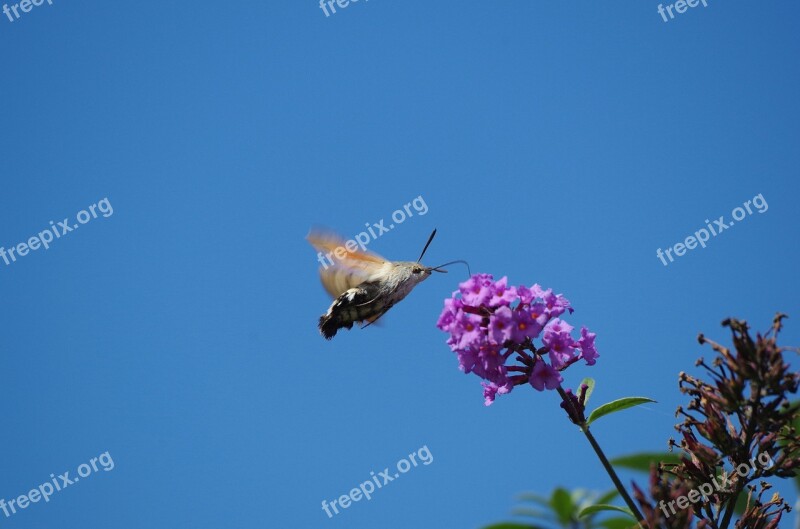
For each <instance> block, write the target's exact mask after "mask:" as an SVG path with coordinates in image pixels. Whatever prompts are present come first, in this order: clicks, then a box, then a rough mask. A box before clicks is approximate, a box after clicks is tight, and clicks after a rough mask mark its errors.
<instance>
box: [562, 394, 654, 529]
mask: <svg viewBox="0 0 800 529" xmlns="http://www.w3.org/2000/svg"><path fill="white" fill-rule="evenodd" d="M556 389H557V390H558V394H559V395H561V398H562V399H563V401H564V402H566V403H567V406H569V407H570V408H572V409H573V411H575V412H577V410H575V409H574V407H573V402H572V400H570V398H569V397H567V394H566V393H565V392H564V388H562V387H561V386H558V387H557V388H556ZM575 416H576V417H580V416H581V414H579V413H575ZM579 426H580V428H581V431H582V432H583V435H585V436H586V439H588V440H589V444H590V445H592V448H593V449H594V453H595V454H597V457H598V458H599V459H600V462H601V463H602V464H603V468H605V469H606V473H608V476H609V477H610V478H611V481H612V482H614V486H615V487H616V488H617V491H619V494H620V496H622V499H623V500H625V503H626V504H627V505H628V508H629V509H630V510H631V512H633V514H634V516H636V519H637V520H638V521H639V526H640V527H647V523H646V522H645V521H644V516H642V513H641V512H640V511H639V508H638V507H636V504H635V503H634V502H633V499H632V498H631V497H630V495H629V494H628V491H627V490H625V487H624V486H623V485H622V482H621V481H620V480H619V476H617V473H616V471H615V470H614V467H612V466H611V463H609V462H608V458H607V457H606V455H605V454H604V453H603V449H602V448H600V445H599V444H597V440H596V439H595V438H594V435H592V432H590V431H589V425H588V424H586V423H585V422H584V423H583V424H580V425H579Z"/></svg>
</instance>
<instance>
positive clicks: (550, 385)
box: [530, 358, 564, 391]
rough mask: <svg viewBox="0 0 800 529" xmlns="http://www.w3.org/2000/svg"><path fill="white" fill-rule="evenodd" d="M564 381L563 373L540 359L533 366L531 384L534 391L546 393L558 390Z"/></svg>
mask: <svg viewBox="0 0 800 529" xmlns="http://www.w3.org/2000/svg"><path fill="white" fill-rule="evenodd" d="M563 380H564V379H563V378H562V377H561V373H559V372H558V371H556V370H555V369H553V367H552V366H549V365H547V363H546V362H545V361H544V360H542V359H541V358H540V359H539V360H537V361H536V365H534V366H533V372H532V373H531V378H530V383H531V386H533V387H534V389H536V390H538V391H544V390H545V389H556V388H557V387H558V385H559V384H561V382H562V381H563Z"/></svg>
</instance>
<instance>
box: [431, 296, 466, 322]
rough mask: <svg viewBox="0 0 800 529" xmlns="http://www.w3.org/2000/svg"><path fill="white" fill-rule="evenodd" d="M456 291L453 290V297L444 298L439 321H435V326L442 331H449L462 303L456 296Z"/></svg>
mask: <svg viewBox="0 0 800 529" xmlns="http://www.w3.org/2000/svg"><path fill="white" fill-rule="evenodd" d="M456 293H457V291H456V292H453V297H450V298H447V299H446V300H444V310H443V311H442V314H441V315H440V316H439V321H437V322H436V326H437V327H439V328H440V329H441V330H443V331H444V332H450V329H451V328H452V325H453V323H454V322H455V321H456V315H457V314H458V311H459V309H461V307H462V306H463V305H464V304H463V303H462V302H461V300H460V299H458V298H457V297H456Z"/></svg>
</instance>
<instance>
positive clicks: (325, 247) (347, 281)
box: [307, 230, 466, 340]
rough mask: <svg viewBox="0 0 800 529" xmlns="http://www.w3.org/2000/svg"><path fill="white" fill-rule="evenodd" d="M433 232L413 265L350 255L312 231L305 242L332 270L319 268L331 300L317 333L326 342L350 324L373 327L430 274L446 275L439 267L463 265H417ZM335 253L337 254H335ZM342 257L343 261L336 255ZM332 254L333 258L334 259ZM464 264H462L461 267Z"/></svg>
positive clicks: (336, 241)
mask: <svg viewBox="0 0 800 529" xmlns="http://www.w3.org/2000/svg"><path fill="white" fill-rule="evenodd" d="M435 235H436V230H433V233H431V236H430V237H429V238H428V242H427V243H426V244H425V247H424V248H423V249H422V254H421V255H420V256H419V259H418V260H417V261H416V262H412V261H389V260H387V259H384V258H383V257H381V256H379V255H377V254H374V253H372V252H367V251H366V250H362V251H359V250H358V249H355V250H353V251H351V250H349V249H348V248H346V247H345V242H344V241H343V240H342V238H341V237H339V236H337V235H336V234H334V233H331V232H325V231H312V232H311V233H310V234H309V235H308V237H307V239H308V242H310V243H311V245H312V246H313V247H314V248H315V249H316V250H317V251H319V252H320V253H322V254H327V255H328V256H329V258H331V257H334V258H332V259H331V261H332V262H333V265H332V266H326V267H323V268H320V271H319V275H320V279H322V286H323V287H325V290H327V291H328V294H330V295H331V296H332V297H333V303H331V306H330V308H328V312H326V313H325V314H323V315H322V316H321V317H320V318H319V332H320V333H321V334H322V336H324V337H325V339H327V340H330V339H331V338H333V337H334V336H335V335H336V332H337V331H338V330H339V329H341V328H345V329H352V328H353V323H358V324H359V325H360V326H361V327H362V328H363V327H367V326H368V325H370V324H372V323H374V322H375V321H376V320H378V318H380V317H381V316H383V315H384V314H386V311H388V310H389V309H391V308H392V307H393V306H394V305H395V304H397V303H399V302H400V301H401V300H402V299H403V298H405V297H406V296H407V295H408V294H409V292H411V290H413V288H414V287H415V286H417V285H418V284H420V283H422V282H423V281H425V280H426V279H428V277H430V275H431V273H432V272H442V273H444V272H446V270H441V268H442V267H444V266H447V265H450V264H453V263H464V261H452V262H450V263H445V264H443V265H440V266H435V267H430V266H425V265H423V264H421V263H420V261H421V260H422V257H423V256H424V255H425V251H426V250H427V249H428V246H429V245H430V244H431V241H433V237H434V236H435ZM337 250H338V253H337ZM342 253H344V257H342V258H341V259H340V258H338V255H341V254H342ZM333 254H337V256H334V255H333ZM464 264H466V263H464Z"/></svg>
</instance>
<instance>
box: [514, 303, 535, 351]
mask: <svg viewBox="0 0 800 529" xmlns="http://www.w3.org/2000/svg"><path fill="white" fill-rule="evenodd" d="M513 316H514V319H513V321H512V329H511V340H512V341H513V342H514V343H523V342H525V339H526V338H536V337H537V336H539V333H540V332H542V328H543V327H542V325H541V324H540V323H539V322H538V321H536V320H534V319H533V318H531V314H530V312H528V311H527V310H524V309H522V310H520V309H517V310H515V311H514V313H513Z"/></svg>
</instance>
